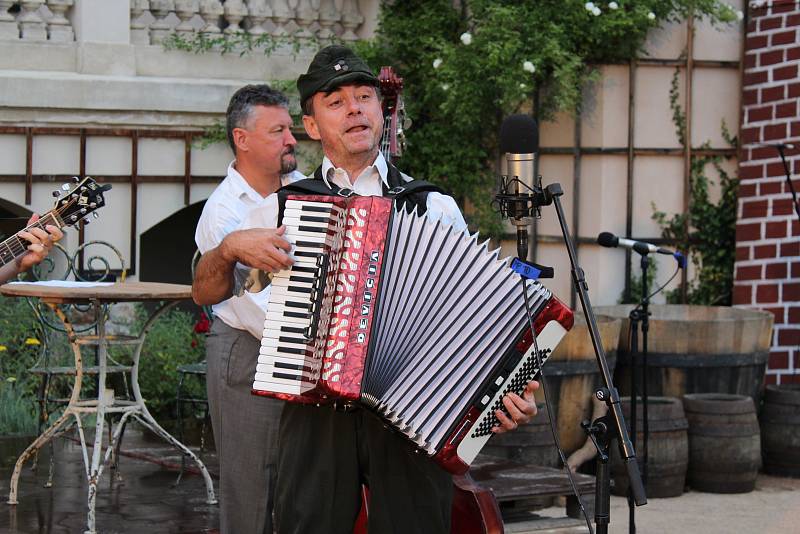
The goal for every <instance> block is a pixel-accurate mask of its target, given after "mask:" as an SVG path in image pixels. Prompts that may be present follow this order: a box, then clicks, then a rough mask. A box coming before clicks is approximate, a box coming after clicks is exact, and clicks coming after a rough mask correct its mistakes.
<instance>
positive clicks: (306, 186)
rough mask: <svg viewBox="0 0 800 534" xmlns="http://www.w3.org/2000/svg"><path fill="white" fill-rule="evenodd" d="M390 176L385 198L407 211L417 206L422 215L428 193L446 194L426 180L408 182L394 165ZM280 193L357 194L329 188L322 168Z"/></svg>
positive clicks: (343, 195) (344, 189) (288, 185)
mask: <svg viewBox="0 0 800 534" xmlns="http://www.w3.org/2000/svg"><path fill="white" fill-rule="evenodd" d="M388 174H389V175H388V177H387V182H388V183H389V188H388V189H387V188H386V187H385V186H384V187H383V189H384V191H383V193H384V196H387V197H389V198H391V199H393V200H394V201H395V204H397V205H403V204H405V205H406V208H407V209H412V208H413V206H417V210H418V211H419V212H420V213H424V212H425V211H426V210H427V205H426V198H427V195H428V193H440V194H443V195H444V194H446V193H445V192H444V190H443V189H442V188H441V187H439V186H437V185H435V184H433V183H431V182H428V181H425V180H411V181H406V180H405V179H404V178H403V177H402V175H401V174H400V171H399V170H397V167H395V166H394V165H391V164H389V173H388ZM280 192H281V193H285V194H298V195H326V196H340V197H349V196H353V195H355V194H356V193H355V192H354V191H353V190H352V189H348V188H346V187H335V186H334V187H329V186H328V183H327V182H326V181H325V180H323V179H322V166H319V167H317V170H315V171H314V177H313V178H306V179H304V180H298V181H296V182H293V183H291V184H287V185H285V186H283V187H281V189H280Z"/></svg>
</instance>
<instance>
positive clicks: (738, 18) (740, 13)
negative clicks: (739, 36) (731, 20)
mask: <svg viewBox="0 0 800 534" xmlns="http://www.w3.org/2000/svg"><path fill="white" fill-rule="evenodd" d="M742 19H744V13H742V11H741V10H738V11H736V20H742Z"/></svg>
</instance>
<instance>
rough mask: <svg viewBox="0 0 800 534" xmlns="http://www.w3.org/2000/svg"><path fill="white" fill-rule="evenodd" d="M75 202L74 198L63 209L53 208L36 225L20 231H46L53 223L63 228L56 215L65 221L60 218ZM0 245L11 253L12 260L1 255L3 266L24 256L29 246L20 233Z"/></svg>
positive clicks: (0, 259)
mask: <svg viewBox="0 0 800 534" xmlns="http://www.w3.org/2000/svg"><path fill="white" fill-rule="evenodd" d="M75 202H76V199H75V198H74V197H72V198H70V199H69V200H68V201H67V202H66V203H65V204H64V205H63V206H61V207H58V206H57V207H55V208H53V209H52V210H50V211H48V212H47V213H45V214H44V215H42V216H41V217H40V218H39V220H37V221H36V222H35V223H33V224H31V225H29V226H27V227H25V228H24V229H23V230H20V231H29V230H30V229H32V228H39V229H41V230H45V228H44V226H45V225H47V224H49V223H53V224H55V225H56V226H61V225H60V224H59V222H58V221H59V219H58V218H56V215H58V216H59V218H60V219H61V220H62V221H63V218H62V217H60V216H61V215H62V214H63V213H64V212H65V211H66V210H67V209H68V208H69V207H71V206H72V205H73V204H74V203H75ZM64 224H65V225H67V223H64ZM45 231H46V230H45ZM0 245H1V246H4V247H5V248H6V249H8V251H9V252H11V258H8V259H6V256H5V255H3V254H0V261H2V264H3V265H6V264H7V263H9V262H10V261H13V260H15V259H16V258H18V257H19V256H21V255H22V254H24V253H25V252H26V251H27V249H28V247H27V245H25V244H24V240H23V239H20V237H19V232H17V233H16V234H14V235H13V236H11V237H9V238H8V239H6V240H5V241H3V243H1V244H0Z"/></svg>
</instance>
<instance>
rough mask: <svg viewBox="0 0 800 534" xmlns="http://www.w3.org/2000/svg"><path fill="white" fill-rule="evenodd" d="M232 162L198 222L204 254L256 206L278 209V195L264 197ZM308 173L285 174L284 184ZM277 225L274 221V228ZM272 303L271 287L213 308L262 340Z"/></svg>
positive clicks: (197, 240)
mask: <svg viewBox="0 0 800 534" xmlns="http://www.w3.org/2000/svg"><path fill="white" fill-rule="evenodd" d="M233 163H234V162H231V164H230V165H228V175H227V176H226V177H225V179H224V180H223V181H222V183H220V184H219V185H218V186H217V188H216V189H215V190H214V192H213V193H211V196H210V197H208V200H207V201H206V205H205V206H204V207H203V213H202V215H200V220H199V221H198V222H197V230H196V232H195V236H194V240H195V243H197V248H198V249H199V250H200V253H201V254H205V253H206V252H208V251H209V250H211V249H213V248H216V247H218V246H219V244H220V243H222V240H223V238H224V237H225V236H226V235H228V234H229V233H231V232H233V231H234V230H239V229H242V222H243V221H244V219H245V217H246V216H247V214H248V213H249V212H250V211H252V210H253V209H255V208H262V207H263V208H264V209H266V210H267V211H274V212H275V213H276V214H277V212H278V197H277V196H276V195H274V194H272V195H269V196H267V197H262V196H261V195H260V194H259V193H258V192H257V191H256V190H255V189H253V188H252V187H250V184H248V183H247V181H246V180H245V179H244V178H243V177H242V175H241V174H239V172H238V171H237V170H236V169H235V168H234V166H233ZM303 178H305V176H304V175H303V174H302V173H300V172H297V171H294V172H292V173H290V174H286V175H284V176H281V185H286V184H289V183H291V182H296V181H297V180H302V179H303ZM274 226H275V225H274V224H273V225H272V227H274ZM268 302H269V289H268V288H267V289H265V290H264V291H262V292H260V293H248V292H245V293H244V294H243V295H242V296H240V297H236V296H234V297H231V298H229V299H227V300H224V301H222V302H220V303H219V304H215V305H213V306H212V307H211V309H212V310H213V313H214V315H215V316H216V317H217V319H220V320H222V322H224V323H225V324H227V325H228V326H230V327H231V328H236V329H239V330H247V331H248V332H250V333H251V334H253V336H254V337H256V338H257V339H261V334H262V332H263V330H264V316H265V311H264V310H266V306H267V303H268Z"/></svg>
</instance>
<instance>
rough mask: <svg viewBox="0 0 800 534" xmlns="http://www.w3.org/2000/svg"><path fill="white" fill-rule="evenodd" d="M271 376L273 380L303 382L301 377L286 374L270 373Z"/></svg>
mask: <svg viewBox="0 0 800 534" xmlns="http://www.w3.org/2000/svg"><path fill="white" fill-rule="evenodd" d="M272 376H274V377H275V378H283V379H285V380H297V381H298V382H300V381H301V380H303V375H287V374H286V373H272Z"/></svg>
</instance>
